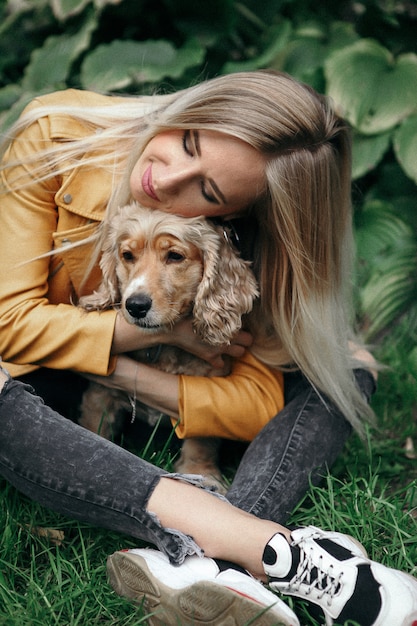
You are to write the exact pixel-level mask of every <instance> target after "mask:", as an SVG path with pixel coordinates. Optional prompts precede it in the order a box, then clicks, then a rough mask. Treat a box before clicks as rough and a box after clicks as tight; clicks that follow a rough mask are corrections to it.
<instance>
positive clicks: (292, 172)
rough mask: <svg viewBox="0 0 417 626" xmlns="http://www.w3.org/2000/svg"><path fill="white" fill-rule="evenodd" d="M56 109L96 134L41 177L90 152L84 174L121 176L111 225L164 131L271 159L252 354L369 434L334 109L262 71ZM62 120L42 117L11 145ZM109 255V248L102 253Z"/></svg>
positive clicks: (53, 157) (339, 124) (346, 167)
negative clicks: (212, 134)
mask: <svg viewBox="0 0 417 626" xmlns="http://www.w3.org/2000/svg"><path fill="white" fill-rule="evenodd" d="M55 109H56V111H57V112H59V113H60V114H68V115H71V116H72V117H76V118H78V119H80V120H81V121H82V122H83V123H84V124H86V125H88V126H91V133H88V135H87V136H86V137H85V138H81V139H80V140H77V141H73V142H67V143H63V144H62V145H61V146H60V147H59V149H56V148H55V149H53V150H52V149H50V150H49V151H48V152H47V153H45V154H44V155H43V156H44V159H39V162H40V163H41V165H40V166H39V167H38V168H37V171H36V173H35V175H36V177H37V178H38V179H39V178H45V179H46V178H48V177H50V176H52V175H56V174H57V173H63V172H65V171H69V170H71V169H73V168H74V167H75V166H77V165H76V164H77V160H78V159H79V158H80V156H81V155H85V153H88V154H89V155H90V156H89V158H88V159H86V158H85V156H84V159H83V167H103V168H106V169H108V170H109V175H113V176H114V180H115V184H114V186H113V193H112V196H111V198H110V199H109V203H108V207H107V217H106V221H109V220H110V221H111V217H112V215H113V214H114V212H115V211H117V209H118V207H119V206H122V205H125V204H127V203H128V202H129V201H130V200H131V194H130V188H129V178H130V173H131V171H132V168H133V166H134V164H135V163H136V161H137V159H138V157H139V155H140V154H141V152H142V151H143V149H144V147H145V146H146V144H147V143H148V142H149V141H150V139H151V138H152V137H154V136H155V135H157V134H159V133H160V132H162V131H165V130H174V129H184V130H189V129H197V130H214V131H217V132H222V133H226V134H228V135H231V136H234V137H236V138H239V139H241V140H243V141H245V142H247V143H248V144H250V145H251V146H253V147H254V148H256V149H257V150H259V151H260V152H261V153H262V154H263V155H264V156H265V157H266V159H267V166H266V170H265V174H266V181H267V191H266V193H265V195H264V196H262V198H260V199H259V200H258V201H257V202H256V205H254V206H252V207H249V209H250V211H251V213H252V214H253V215H254V216H255V217H256V219H257V222H258V224H259V234H258V237H257V240H256V245H255V253H254V259H253V261H254V268H255V271H256V274H257V277H258V280H259V284H260V292H261V298H260V301H259V304H258V306H257V307H256V309H255V311H254V313H253V315H252V324H251V329H252V332H253V334H254V336H255V345H254V347H253V352H254V353H255V354H256V355H257V356H258V357H259V358H260V359H261V360H262V361H264V362H265V363H267V364H269V365H270V366H272V367H278V368H282V369H285V368H299V369H300V370H301V371H302V372H303V373H304V375H305V376H306V377H307V378H308V379H309V380H310V382H311V383H312V385H313V386H314V387H315V388H316V389H317V390H318V392H319V393H320V392H321V393H323V394H324V395H326V396H327V397H328V398H329V399H330V400H331V401H332V402H333V403H334V404H335V405H336V407H337V408H338V409H339V410H340V411H341V412H342V414H344V415H345V417H346V418H347V419H348V420H349V421H350V422H351V423H352V425H353V426H354V427H355V428H356V429H357V430H358V431H362V430H363V418H368V419H369V418H371V416H372V412H371V410H370V409H369V407H368V405H367V403H366V401H365V400H364V398H363V397H362V395H361V393H360V392H359V390H358V389H357V386H356V383H355V380H354V376H353V366H354V363H353V361H352V359H351V356H350V351H349V348H348V342H349V340H351V339H352V338H353V332H352V326H351V317H352V309H351V297H350V291H351V289H350V281H351V276H350V273H351V261H352V226H351V219H352V218H351V202H350V169H351V151H350V133H349V129H348V127H347V125H346V124H345V122H344V121H343V120H342V119H341V118H340V117H339V116H338V115H337V114H336V112H335V111H334V110H333V108H332V107H331V105H330V104H329V102H328V101H327V99H326V98H324V97H322V96H320V95H319V94H317V93H316V92H315V91H313V90H312V89H311V88H309V87H308V86H306V85H304V84H301V83H299V82H297V81H296V80H294V79H293V78H291V77H290V76H288V75H286V74H282V73H278V72H273V71H257V72H244V73H238V74H232V75H227V76H221V77H218V78H215V79H212V80H208V81H206V82H202V83H200V84H198V85H196V86H193V87H191V88H189V89H185V90H182V91H179V92H177V93H175V94H169V95H155V96H150V97H149V96H148V97H139V98H126V99H125V101H124V104H120V101H119V100H118V104H117V105H115V106H104V107H97V108H94V107H93V108H89V109H83V108H80V107H71V108H65V107H55ZM53 112H54V111H53V110H51V108H47V109H46V110H43V109H42V108H39V107H38V108H36V109H32V111H30V112H29V113H28V114H27V115H26V116H24V117H22V118H21V120H20V121H19V122H18V123H17V124H16V126H15V127H14V128H13V129H12V130H11V136H12V137H17V136H18V134H19V132H20V131H21V130H22V129H23V128H25V127H26V126H28V125H29V124H30V123H32V122H33V121H35V120H36V119H39V117H41V116H44V115H51V113H53ZM97 129H99V132H97ZM38 158H39V157H38ZM45 162H47V163H48V166H47V167H45V166H44V165H43V164H44V163H45ZM9 166H10V164H9ZM51 172H52V174H51ZM16 184H21V182H19V181H16ZM104 231H105V227H104V228H102V231H101V236H105V232H104ZM100 249H101V237H100V238H99V240H98V241H97V254H98V253H99V250H100ZM323 401H325V400H323Z"/></svg>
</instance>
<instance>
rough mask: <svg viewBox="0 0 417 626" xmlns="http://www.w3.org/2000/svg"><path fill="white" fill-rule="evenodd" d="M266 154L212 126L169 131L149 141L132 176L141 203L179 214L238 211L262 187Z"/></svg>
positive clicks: (227, 214)
mask: <svg viewBox="0 0 417 626" xmlns="http://www.w3.org/2000/svg"><path fill="white" fill-rule="evenodd" d="M264 169H265V159H264V157H263V156H262V155H261V153H260V152H258V151H257V150H255V148H252V147H251V146H249V144H247V143H245V142H244V141H241V140H240V139H235V138H234V137H231V136H230V135H225V134H222V133H219V132H215V131H206V130H204V131H203V130H202V131H195V130H190V131H181V130H178V131H167V132H163V133H160V134H159V135H156V137H154V138H153V139H151V141H150V142H149V143H148V144H147V146H146V148H145V150H144V152H143V153H142V155H141V156H140V158H139V160H138V161H137V162H136V164H135V166H134V168H133V171H132V175H131V177H130V188H131V191H132V195H133V198H134V199H135V200H137V201H138V202H139V203H140V204H142V205H144V206H146V207H149V208H152V209H159V210H161V211H166V212H167V213H175V214H177V215H181V216H183V217H194V216H198V215H205V216H206V217H210V216H223V217H225V218H227V219H230V218H233V217H237V216H238V215H239V214H241V213H242V212H243V211H244V210H245V209H246V208H247V207H249V206H250V205H251V204H252V203H253V202H254V200H255V199H256V198H257V197H259V195H261V194H262V193H263V191H264V190H265V174H264Z"/></svg>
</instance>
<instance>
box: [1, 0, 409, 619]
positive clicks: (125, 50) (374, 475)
mask: <svg viewBox="0 0 417 626" xmlns="http://www.w3.org/2000/svg"><path fill="white" fill-rule="evenodd" d="M266 67H269V68H275V69H277V70H282V71H285V72H288V73H289V74H291V75H293V76H295V77H296V78H298V79H300V80H302V81H304V82H307V83H309V84H310V85H312V86H313V87H315V88H316V89H317V90H318V91H320V92H321V93H325V94H328V95H329V96H330V97H332V98H333V100H334V102H335V104H336V106H337V107H338V109H339V110H340V111H341V112H342V113H343V115H344V116H345V117H346V118H347V119H348V120H349V122H350V124H351V125H352V129H353V138H354V166H353V199H354V207H355V233H356V241H357V252H358V253H357V266H356V274H355V276H354V280H355V284H356V287H357V289H356V296H357V302H356V313H357V324H358V327H359V329H360V330H361V331H362V333H363V335H364V337H365V339H366V340H367V341H368V342H369V343H371V344H372V345H373V347H374V352H375V354H376V355H377V356H378V357H379V358H380V360H381V361H382V362H383V363H385V364H386V365H387V370H386V371H384V372H382V373H381V375H380V382H379V390H378V392H377V394H376V396H375V397H374V400H373V404H374V408H375V410H376V413H377V415H378V428H377V429H376V431H375V432H373V433H372V445H371V446H370V447H369V448H367V447H366V446H365V447H364V446H362V445H360V444H359V443H358V442H357V441H356V440H355V439H354V438H353V439H352V440H351V441H350V442H349V444H348V446H347V449H346V451H345V453H344V454H343V455H342V457H341V458H340V460H339V461H338V463H337V464H336V466H335V467H334V468H333V469H332V475H333V477H332V479H330V478H329V480H328V484H326V486H325V489H324V490H323V491H320V490H319V491H317V490H313V491H312V492H311V494H309V495H308V497H307V500H306V502H304V503H302V504H301V505H300V509H299V510H298V511H296V512H295V513H294V519H295V520H296V521H297V522H298V523H309V522H311V521H312V520H313V521H314V519H315V523H316V524H318V525H322V526H323V527H337V528H338V529H339V530H341V531H342V532H343V531H345V532H351V533H352V534H356V531H358V529H361V535H360V537H359V538H360V539H361V540H362V541H364V540H365V543H366V539H367V537H368V539H369V544H368V546H367V547H368V548H369V547H371V549H372V551H373V552H372V554H373V556H375V557H377V558H378V559H380V560H381V559H382V560H383V561H384V559H385V558H386V559H387V563H389V564H391V565H392V566H396V567H400V568H404V569H407V570H408V571H412V568H413V564H414V565H415V563H416V560H417V540H416V535H417V533H416V532H415V519H416V517H417V516H416V514H415V511H416V508H417V496H416V491H415V479H416V478H417V453H416V450H415V449H414V441H416V442H417V2H416V1H415V0H403V1H401V0H362V1H361V0H358V1H354V0H338V1H337V2H329V1H328V0H262V2H259V0H242V1H240V2H235V1H234V0H210V1H207V0H152V1H151V0H0V132H2V133H7V128H8V127H9V125H10V124H11V122H12V121H13V120H14V119H16V117H17V116H18V115H19V113H20V111H21V110H22V108H23V107H24V106H25V104H26V103H27V102H28V101H29V100H30V99H31V98H32V97H34V96H35V95H39V94H42V93H47V92H51V91H54V90H60V89H65V88H68V87H75V88H83V89H94V90H98V91H101V92H111V93H126V94H136V93H150V92H153V91H155V90H158V91H171V90H173V89H177V88H181V87H186V86H189V85H190V84H192V83H195V82H197V81H199V80H202V79H205V78H209V77H212V76H215V75H218V74H227V73H230V72H235V71H239V70H246V69H257V68H266ZM369 450H370V451H369ZM150 460H152V461H155V458H154V457H151V459H150ZM163 463H164V462H163V461H162V460H161V464H163ZM339 481H340V482H339ZM2 484H4V483H2ZM0 494H1V497H0V500H1V501H2V502H3V504H2V506H0V521H1V525H2V528H4V529H5V531H4V533H3V536H2V537H1V538H0V548H1V551H0V564H1V567H0V598H1V599H2V600H4V602H0V604H3V605H4V606H5V607H6V606H7V607H9V609H8V610H7V611H8V612H7V611H6V609H4V610H5V613H2V612H1V610H0V624H3V623H5V624H6V623H7V624H8V626H9V625H10V626H11V625H12V624H16V625H17V624H19V626H22V624H26V623H27V624H31V626H33V625H34V624H37V623H39V624H43V625H45V624H49V623H50V624H64V623H65V624H74V625H75V624H76V623H77V624H81V623H85V624H87V623H88V624H92V623H96V620H97V623H98V622H99V621H100V623H112V624H115V623H124V624H127V623H132V624H133V623H135V624H137V623H142V622H141V620H140V621H137V619H136V618H134V617H133V616H132V615H131V611H130V607H127V606H125V605H123V604H122V603H119V604H117V611H116V609H113V608H112V607H111V606H109V605H106V606H105V605H104V602H108V594H106V592H105V591H104V595H103V592H102V590H101V589H100V590H99V589H97V591H93V590H90V588H89V585H90V581H92V580H93V578H94V576H93V574H94V573H97V572H99V575H101V576H102V578H103V580H104V568H103V562H104V557H105V554H107V553H108V552H110V551H111V550H112V549H116V548H117V545H116V543H117V541H120V538H117V537H113V536H110V538H109V535H108V533H103V534H97V531H96V530H95V529H93V530H91V531H90V530H86V529H84V528H80V527H79V526H77V525H75V526H74V525H73V526H71V527H69V526H68V522H67V521H65V527H66V528H67V531H68V528H69V532H70V533H71V532H72V533H73V534H74V537H73V539H71V536H70V539H71V541H70V542H68V540H67V543H66V551H67V552H68V560H67V561H65V567H66V568H68V571H71V572H72V571H74V572H75V570H76V566H75V565H73V563H74V559H75V562H78V561H77V559H78V560H79V561H80V562H81V560H83V559H84V560H85V563H84V561H83V563H82V567H81V566H80V568H79V570H80V571H81V570H82V572H83V574H82V576H81V577H80V579H78V576H79V574H78V570H77V573H76V575H75V581H73V582H71V583H69V582H68V578H67V577H65V576H63V575H62V574H61V569H60V568H63V567H64V566H63V564H62V563H61V562H59V558H63V555H64V550H63V548H61V549H60V550H61V551H60V552H58V551H57V553H56V557H54V555H53V551H51V550H50V549H49V548H45V549H44V548H43V546H44V544H41V549H39V546H38V543H39V541H40V540H39V539H33V536H32V535H30V534H29V531H28V530H27V528H26V526H23V525H22V522H21V521H19V520H22V519H23V520H25V519H28V518H30V517H31V516H32V517H33V518H36V520H37V523H39V520H40V523H41V524H42V523H43V521H42V516H46V518H48V519H46V520H45V523H44V525H49V524H53V525H54V526H55V527H57V526H59V524H60V523H63V522H60V521H59V520H57V518H56V517H55V516H52V518H53V519H52V521H49V515H50V514H49V513H47V512H45V511H43V510H42V509H41V508H40V507H37V506H36V505H34V504H30V503H28V502H27V501H26V500H25V499H22V498H21V497H20V496H19V495H18V494H17V493H16V492H15V491H14V490H12V489H11V488H10V486H7V485H5V488H4V490H0ZM329 500H330V501H331V505H332V506H331V510H330V509H329ZM350 506H352V509H351V510H350V508H349V507H350ZM370 513H371V516H370V515H369V514H370ZM410 513H411V516H410ZM371 518H372V523H371ZM14 520H17V521H18V522H17V524H16V523H14ZM364 520H368V521H369V526H368V525H367V522H365V521H364ZM71 529H72V530H71ZM358 532H359V531H358ZM15 533H17V535H16V536H15ZM9 535H10V537H9ZM124 541H125V540H124ZM37 542H38V543H37ZM83 542H87V543H88V545H87V544H86V545H85V546H84V545H82V544H83ZM100 542H101V543H104V544H105V545H104V546H102V547H101V543H100ZM386 542H388V543H389V547H390V550H389V551H388V550H385V543H386ZM110 544H111V545H110ZM80 545H82V550H81V551H80V552H76V550H80V547H79V546H80ZM387 545H388V544H387ZM37 546H38V547H37ZM29 547H30V550H31V551H32V553H33V555H32V557H33V558H32V560H30V557H29V556H28V549H29ZM59 554H60V555H61V557H59ZM74 555H75V557H74ZM87 557H88V558H87ZM388 557H389V558H391V561H388ZM55 558H56V559H57V560H56V561H55V560H54V559H55ZM98 558H100V559H101V561H100V562H99V561H98ZM40 562H41V563H42V567H43V568H44V569H40V568H39V564H40ZM6 563H7V567H6ZM35 563H36V564H37V567H36V568H35ZM98 563H99V564H98ZM25 564H26V565H27V568H26V569H25ZM94 567H96V568H97V572H96V570H95V569H94ZM2 570H3V571H4V572H7V580H6V573H5V574H4V579H2ZM62 571H63V570H62ZM58 574H59V575H58ZM13 576H15V577H16V578H15V580H14V581H13ZM41 576H44V578H42V579H41ZM68 576H70V574H68ZM55 579H56V585H57V586H56V587H54V586H52V587H51V580H53V581H55ZM86 585H87V587H86ZM64 586H66V602H67V603H66V605H65V608H62V609H61V608H59V607H60V604H59V601H58V602H57V600H56V598H58V597H62V593H61V591H59V593H58V591H57V589H58V588H59V589H60V590H61V588H63V587H64ZM86 590H87V592H88V597H86V598H85V601H84V600H83V597H84V593H85V592H86ZM69 592H71V593H69ZM31 594H32V596H33V612H32V613H28V614H26V611H29V609H28V607H29V604H30V599H31V597H32V596H31ZM68 598H69V601H68ZM92 598H94V600H95V603H94V602H92ZM113 601H114V602H116V603H117V602H119V601H118V600H113ZM72 602H74V607H75V606H77V607H78V608H77V609H75V608H74V607H73V606H72ZM77 602H78V603H79V605H76V603H77ZM120 602H121V601H120ZM90 606H92V610H94V611H96V608H97V606H99V607H100V609H99V611H98V612H96V614H95V617H93V616H92V615H90V614H88V616H87V613H85V614H84V612H83V611H85V612H86V611H87V610H90ZM22 607H25V609H24V611H23V609H22ZM51 607H53V610H54V611H55V612H57V611H58V609H59V611H61V610H62V613H61V612H58V613H57V614H56V615H55V614H54V613H53V611H52V608H51ZM63 607H64V605H63ZM80 607H81V608H80ZM43 610H44V611H45V613H42V611H43ZM22 611H23V612H22ZM64 611H68V615H72V617H71V618H70V617H68V616H66V617H64ZM102 612H103V615H102ZM104 613H105V614H106V616H107V615H108V616H109V617H108V622H107V621H106V618H104ZM116 613H117V615H118V616H119V617H118V618H117V619H116V618H115V614H116ZM6 614H7V617H5V618H4V619H5V620H6V621H2V615H6ZM128 615H129V616H130V617H129V618H128V617H127V616H128ZM12 616H13V617H12ZM14 616H16V622H15V621H14V619H15V617H14ZM35 616H36V617H35ZM76 616H78V617H76ZM119 619H120V622H119V621H118V620H119ZM38 620H39V621H38ZM72 620H73V621H72ZM309 623H310V622H309Z"/></svg>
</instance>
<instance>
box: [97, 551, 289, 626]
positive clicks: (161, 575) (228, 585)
mask: <svg viewBox="0 0 417 626" xmlns="http://www.w3.org/2000/svg"><path fill="white" fill-rule="evenodd" d="M107 572H108V576H109V581H110V584H111V586H112V587H113V589H114V590H115V592H116V593H117V594H119V595H121V596H124V597H126V598H129V599H130V600H133V601H135V602H137V603H141V602H143V605H144V607H145V609H146V611H147V612H148V613H149V616H148V617H147V623H148V624H151V625H152V626H156V625H158V626H179V624H181V626H191V625H193V626H245V625H247V624H253V626H300V623H299V621H298V619H297V617H296V616H295V614H294V613H293V611H292V610H291V609H290V608H289V606H288V605H287V604H285V602H283V601H282V600H280V598H279V597H278V596H277V595H276V594H274V593H272V592H271V591H269V589H267V588H266V587H265V586H264V585H263V584H262V583H260V582H259V581H258V580H256V579H254V578H253V577H252V576H250V575H249V574H248V573H247V572H246V571H245V570H241V569H239V568H235V567H234V566H233V565H232V564H222V562H218V561H215V560H214V559H209V558H201V557H198V556H188V557H186V559H185V561H184V563H183V564H182V565H179V566H174V565H171V563H170V562H169V560H168V558H167V557H166V556H165V554H163V553H162V552H159V551H158V550H151V549H148V548H145V549H133V550H123V551H120V552H115V553H114V554H112V555H111V556H109V558H108V560H107Z"/></svg>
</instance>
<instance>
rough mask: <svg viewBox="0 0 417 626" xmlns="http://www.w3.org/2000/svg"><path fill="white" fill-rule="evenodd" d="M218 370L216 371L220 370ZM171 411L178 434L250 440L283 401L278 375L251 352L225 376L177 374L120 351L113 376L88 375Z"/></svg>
mask: <svg viewBox="0 0 417 626" xmlns="http://www.w3.org/2000/svg"><path fill="white" fill-rule="evenodd" d="M221 373H222V372H220V371H219V374H221ZM87 378H89V379H90V380H94V381H96V382H98V383H100V384H103V385H105V386H108V387H111V388H116V389H121V390H123V391H126V392H128V393H129V394H130V395H131V396H134V395H136V397H137V399H138V400H141V401H142V402H144V403H145V404H148V405H149V406H152V407H153V408H155V409H158V410H159V411H161V412H163V413H166V414H168V415H170V416H171V418H172V422H173V425H177V422H178V420H179V421H180V422H179V424H178V425H177V435H178V436H179V437H180V438H185V437H224V438H227V439H234V440H241V441H251V440H252V439H253V438H254V437H255V435H256V434H257V433H258V432H259V431H260V430H261V429H262V428H263V427H264V426H265V424H267V423H268V422H269V421H270V420H271V419H272V418H273V417H274V416H275V415H276V414H277V413H278V412H279V411H280V410H281V409H282V408H283V406H284V394H283V379H282V374H281V373H280V372H277V371H273V370H270V369H269V368H268V367H266V366H265V365H263V364H262V363H261V362H260V361H258V360H257V359H256V358H255V357H254V356H252V355H251V354H250V352H246V353H245V355H244V356H243V357H242V358H241V359H239V360H236V361H234V363H233V367H232V372H231V373H230V374H229V375H227V376H222V375H219V376H214V377H213V378H205V377H201V376H177V375H174V374H167V373H166V372H161V371H159V370H156V369H154V368H152V367H150V366H149V365H145V364H143V363H137V362H136V361H133V360H132V359H130V358H128V357H125V356H121V357H119V358H118V360H117V365H116V368H115V370H114V372H113V374H111V376H107V377H101V376H87Z"/></svg>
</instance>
